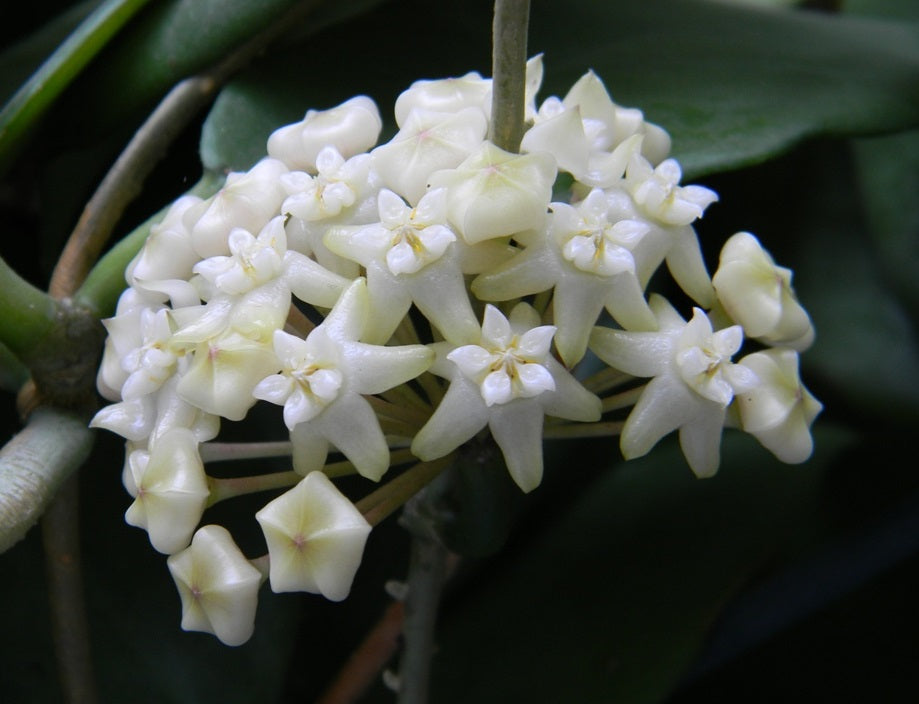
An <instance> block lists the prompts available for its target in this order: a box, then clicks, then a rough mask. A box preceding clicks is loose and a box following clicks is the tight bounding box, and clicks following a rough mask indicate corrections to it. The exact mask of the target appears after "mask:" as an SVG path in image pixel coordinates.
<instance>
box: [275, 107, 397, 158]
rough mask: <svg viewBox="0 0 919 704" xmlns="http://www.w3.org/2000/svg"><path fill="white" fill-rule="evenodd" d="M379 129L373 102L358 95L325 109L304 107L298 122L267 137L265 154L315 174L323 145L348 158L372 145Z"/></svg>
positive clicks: (381, 121) (378, 114) (378, 134)
mask: <svg viewBox="0 0 919 704" xmlns="http://www.w3.org/2000/svg"><path fill="white" fill-rule="evenodd" d="M382 128H383V120H382V119H380V111H379V110H378V109H377V106H376V103H374V102H373V100H372V99H370V98H368V97H367V96H366V95H358V96H356V97H354V98H351V99H350V100H346V101H345V102H343V103H342V104H341V105H337V106H336V107H334V108H330V109H328V110H308V111H307V113H306V116H305V117H304V118H303V119H302V120H300V122H295V123H293V124H291V125H285V126H284V127H280V128H278V129H276V130H275V131H274V132H272V133H271V136H270V137H268V155H269V156H272V157H274V158H275V159H280V160H281V161H283V162H284V163H285V164H286V165H287V166H288V168H290V169H291V170H295V171H307V172H310V173H315V172H316V169H317V163H318V161H319V153H320V152H321V151H322V150H323V149H324V148H326V147H330V146H331V147H334V148H335V149H336V150H337V151H338V152H339V154H341V155H342V156H344V157H345V158H348V157H352V156H354V155H355V154H360V153H361V152H365V151H367V150H368V149H370V147H372V146H373V145H374V144H376V141H377V137H379V136H380V130H381V129H382Z"/></svg>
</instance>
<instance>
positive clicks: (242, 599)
mask: <svg viewBox="0 0 919 704" xmlns="http://www.w3.org/2000/svg"><path fill="white" fill-rule="evenodd" d="M166 565H167V566H168V567H169V572H170V574H171V575H172V579H173V581H175V584H176V588H177V589H178V591H179V597H180V598H181V599H182V630H185V631H203V632H204V633H213V634H214V635H215V636H217V638H218V639H219V640H220V642H221V643H223V644H224V645H231V646H235V645H242V644H243V643H245V642H246V641H247V640H249V638H251V637H252V633H253V632H254V631H255V610H256V607H257V606H258V590H259V587H260V586H261V584H262V579H263V577H262V573H261V572H259V570H258V569H257V568H256V567H255V566H254V565H253V564H252V563H251V562H250V561H249V560H247V559H246V557H245V555H243V554H242V551H241V550H240V549H239V547H237V545H236V543H235V542H234V541H233V538H232V537H231V536H230V533H229V532H228V531H227V529H226V528H223V527H222V526H217V525H209V526H202V527H201V528H199V529H198V530H197V531H196V532H195V535H194V537H193V538H192V539H191V545H190V546H188V547H187V548H185V549H184V550H182V551H181V552H178V553H175V554H174V555H170V556H169V558H168V559H167V560H166Z"/></svg>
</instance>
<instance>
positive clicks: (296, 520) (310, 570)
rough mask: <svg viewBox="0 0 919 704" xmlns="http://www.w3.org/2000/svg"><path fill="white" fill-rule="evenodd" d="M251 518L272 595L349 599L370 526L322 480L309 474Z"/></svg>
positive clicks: (344, 498)
mask: <svg viewBox="0 0 919 704" xmlns="http://www.w3.org/2000/svg"><path fill="white" fill-rule="evenodd" d="M255 518H256V520H257V521H258V522H259V524H260V525H261V527H262V531H263V532H264V534H265V540H266V541H267V543H268V555H269V563H270V572H269V580H270V582H271V589H272V591H275V592H294V591H302V592H310V593H312V594H322V595H323V596H324V597H326V598H327V599H331V600H332V601H341V600H342V599H344V598H345V597H346V596H348V592H350V591H351V583H352V582H353V581H354V575H355V573H356V572H357V568H358V567H359V566H360V564H361V557H362V555H363V552H364V544H365V543H366V542H367V536H368V535H369V534H370V524H369V523H367V520H366V519H365V518H364V517H363V516H362V515H361V513H360V511H358V510H357V508H355V506H354V504H352V503H351V502H350V501H349V500H348V499H347V498H346V497H345V496H344V495H343V494H342V493H341V492H340V491H339V490H338V489H337V488H336V487H335V485H334V484H333V483H332V481H331V480H330V479H329V478H328V477H327V476H326V475H325V474H323V473H322V472H310V473H309V474H307V475H306V477H304V478H303V479H302V480H301V481H300V483H299V484H297V485H296V486H295V487H294V488H293V489H290V490H288V491H286V492H285V493H283V494H281V496H279V497H278V498H276V499H275V500H274V501H272V502H270V503H269V504H267V505H266V506H265V507H264V508H263V509H261V510H260V511H259V512H258V513H256V514H255Z"/></svg>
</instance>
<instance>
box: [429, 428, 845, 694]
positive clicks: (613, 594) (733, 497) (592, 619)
mask: <svg viewBox="0 0 919 704" xmlns="http://www.w3.org/2000/svg"><path fill="white" fill-rule="evenodd" d="M825 430H826V432H821V434H820V436H819V438H818V440H817V453H816V455H815V458H814V459H813V460H812V461H811V462H810V463H809V464H807V465H805V466H798V467H789V466H787V465H781V464H779V463H778V462H776V461H775V460H774V459H773V458H772V457H771V456H770V455H769V454H768V453H767V452H765V451H764V450H762V448H760V447H758V446H757V445H756V443H755V441H753V440H752V438H750V437H748V436H742V435H740V434H735V433H728V434H727V435H726V436H725V438H724V443H723V463H722V469H721V471H720V473H719V474H718V475H716V476H715V477H714V478H712V479H710V480H697V479H695V478H694V477H693V475H692V473H691V472H690V471H689V469H688V468H687V466H686V464H685V461H684V460H683V459H682V457H681V456H680V452H679V449H678V447H677V445H676V443H675V442H673V441H672V440H673V438H671V439H670V440H668V441H666V442H664V443H662V444H661V445H660V446H658V447H657V448H655V450H654V452H653V453H651V455H649V456H648V457H646V458H642V459H640V460H636V461H632V462H627V463H625V464H623V465H620V466H617V467H615V468H612V469H609V470H608V471H607V472H605V473H601V474H600V475H599V476H598V478H596V480H595V481H593V482H591V483H590V484H589V485H588V486H586V487H584V489H583V491H582V492H581V493H580V495H579V497H578V498H577V500H576V502H575V503H574V504H572V505H571V506H570V507H567V509H568V510H565V511H564V512H563V513H562V514H561V515H560V517H558V518H557V520H550V518H551V517H552V516H553V515H555V514H551V513H550V514H549V515H548V516H546V515H543V514H542V512H540V515H539V516H538V517H536V518H534V519H533V520H532V522H531V525H523V526H521V528H520V530H519V531H518V533H522V535H520V537H521V538H523V539H525V540H526V542H525V543H521V544H520V547H519V551H518V552H516V553H509V554H505V555H502V556H501V561H500V563H491V564H488V565H486V566H485V568H484V569H483V571H482V572H483V573H482V574H481V575H479V576H478V578H477V579H475V580H474V581H472V582H471V583H472V584H474V585H475V586H471V587H470V588H469V589H468V591H467V593H465V594H464V595H463V598H462V599H459V598H457V599H456V600H455V602H454V603H453V604H452V608H449V609H448V610H447V611H446V613H445V615H444V619H443V621H442V628H441V631H440V633H441V635H440V638H439V650H438V652H437V654H436V655H435V659H434V671H433V687H434V689H433V692H432V700H433V701H437V702H444V703H445V704H449V703H451V702H469V701H475V702H482V703H483V704H485V703H488V702H507V701H540V702H555V701H557V702H563V701H564V702H568V701H571V702H619V703H622V704H626V703H628V704H633V703H636V702H649V703H650V702H656V701H660V700H661V699H662V698H663V697H664V695H666V694H667V693H668V692H670V691H671V690H672V689H673V688H674V686H675V684H676V683H677V682H678V681H679V679H680V677H681V676H682V674H683V673H684V672H685V671H686V669H687V667H688V666H689V665H690V663H691V662H692V660H693V658H694V656H695V655H696V653H697V652H698V650H699V648H700V647H701V645H702V644H703V642H704V639H705V636H706V634H707V633H708V631H709V629H710V627H711V625H712V623H713V621H714V619H715V618H716V616H717V615H718V613H719V612H720V610H721V608H722V606H723V605H724V603H725V601H726V600H727V599H728V598H730V596H731V595H732V594H734V593H735V592H736V591H737V589H738V588H739V587H740V586H741V585H743V584H744V583H745V582H746V581H747V580H748V579H750V577H751V576H752V575H753V574H754V573H755V571H756V570H758V569H761V568H762V567H763V566H764V564H765V563H766V561H767V560H769V559H774V558H776V557H777V556H779V555H781V554H782V553H783V551H784V550H786V549H788V546H789V545H790V544H792V543H794V542H795V534H796V531H798V530H799V529H800V528H801V526H802V525H806V524H807V522H808V521H811V520H812V518H811V516H812V515H813V511H814V508H815V505H816V503H817V500H818V497H819V494H820V488H821V484H822V482H823V479H824V475H825V474H826V472H827V470H828V467H829V466H830V464H831V463H832V462H833V461H835V460H836V459H837V458H838V456H839V453H840V451H841V449H842V448H844V447H846V446H848V444H849V443H850V442H851V440H850V439H849V436H848V435H847V434H846V433H844V432H841V431H837V430H834V429H832V428H827V429H825ZM582 456H583V455H582ZM585 459H590V458H585ZM594 459H596V457H594ZM600 461H601V462H603V461H602V460H600ZM604 464H608V460H607V461H606V462H604ZM566 469H567V468H566ZM576 479H577V478H573V480H576ZM562 508H566V507H562Z"/></svg>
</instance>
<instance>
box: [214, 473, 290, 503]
mask: <svg viewBox="0 0 919 704" xmlns="http://www.w3.org/2000/svg"><path fill="white" fill-rule="evenodd" d="M301 479H303V475H301V474H297V473H296V472H294V471H288V472H273V473H271V474H256V475H254V476H251V477H232V478H228V479H214V478H213V477H209V478H208V483H209V484H210V487H211V495H210V496H209V497H208V500H207V505H208V506H213V505H214V504H216V503H220V502H221V501H224V500H226V499H232V498H235V497H237V496H245V495H246V494H256V493H258V492H261V491H271V490H272V489H286V488H287V487H290V486H294V484H297V483H298V482H299V481H300V480H301Z"/></svg>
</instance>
